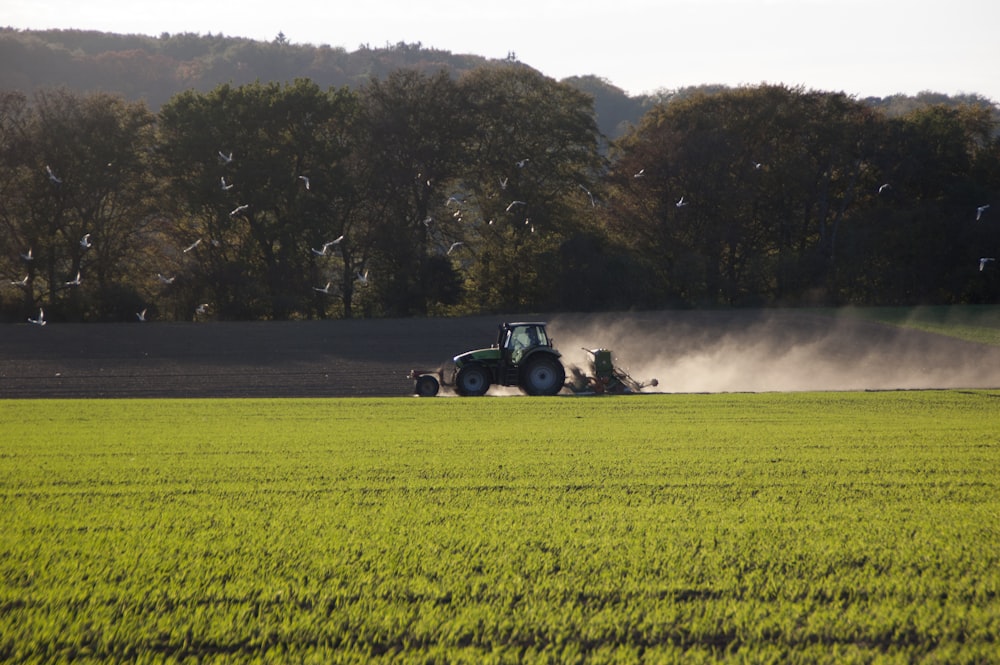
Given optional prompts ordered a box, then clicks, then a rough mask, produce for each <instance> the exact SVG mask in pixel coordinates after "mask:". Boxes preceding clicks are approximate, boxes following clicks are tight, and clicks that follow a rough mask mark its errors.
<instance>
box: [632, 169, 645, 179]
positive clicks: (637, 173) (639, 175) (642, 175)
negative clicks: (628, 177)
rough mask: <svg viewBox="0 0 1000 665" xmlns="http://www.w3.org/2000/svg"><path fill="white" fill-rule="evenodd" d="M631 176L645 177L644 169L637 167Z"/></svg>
mask: <svg viewBox="0 0 1000 665" xmlns="http://www.w3.org/2000/svg"><path fill="white" fill-rule="evenodd" d="M632 177H633V178H645V177H646V169H639V170H638V171H636V172H635V174H633V175H632Z"/></svg>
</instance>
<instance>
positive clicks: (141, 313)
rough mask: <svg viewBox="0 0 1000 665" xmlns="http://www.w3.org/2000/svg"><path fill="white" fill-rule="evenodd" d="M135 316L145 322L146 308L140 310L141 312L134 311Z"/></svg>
mask: <svg viewBox="0 0 1000 665" xmlns="http://www.w3.org/2000/svg"><path fill="white" fill-rule="evenodd" d="M135 318H137V319H139V321H141V322H142V323H145V322H146V310H142V311H141V312H136V313H135Z"/></svg>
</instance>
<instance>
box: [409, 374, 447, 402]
mask: <svg viewBox="0 0 1000 665" xmlns="http://www.w3.org/2000/svg"><path fill="white" fill-rule="evenodd" d="M440 388H441V384H440V382H438V380H437V379H436V378H435V377H433V376H431V375H430V374H421V375H420V376H418V377H417V383H416V385H415V386H414V387H413V392H414V393H416V394H417V395H420V396H421V397H434V396H435V395H437V394H438V390H440Z"/></svg>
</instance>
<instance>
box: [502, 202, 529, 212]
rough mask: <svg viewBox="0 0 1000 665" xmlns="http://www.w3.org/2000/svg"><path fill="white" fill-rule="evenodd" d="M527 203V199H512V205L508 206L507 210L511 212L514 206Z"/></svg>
mask: <svg viewBox="0 0 1000 665" xmlns="http://www.w3.org/2000/svg"><path fill="white" fill-rule="evenodd" d="M525 205H528V204H527V202H525V201H511V202H510V205H509V206H507V212H510V211H511V208H513V207H514V206H525Z"/></svg>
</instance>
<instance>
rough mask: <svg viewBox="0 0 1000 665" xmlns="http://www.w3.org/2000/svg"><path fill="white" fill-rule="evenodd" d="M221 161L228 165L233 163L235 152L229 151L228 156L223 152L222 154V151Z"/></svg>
mask: <svg viewBox="0 0 1000 665" xmlns="http://www.w3.org/2000/svg"><path fill="white" fill-rule="evenodd" d="M219 159H221V160H222V161H223V162H224V163H226V164H229V163H230V162H232V161H233V151H232V150H230V151H229V154H228V155H227V154H225V153H223V152H222V151H221V150H220V151H219Z"/></svg>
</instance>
